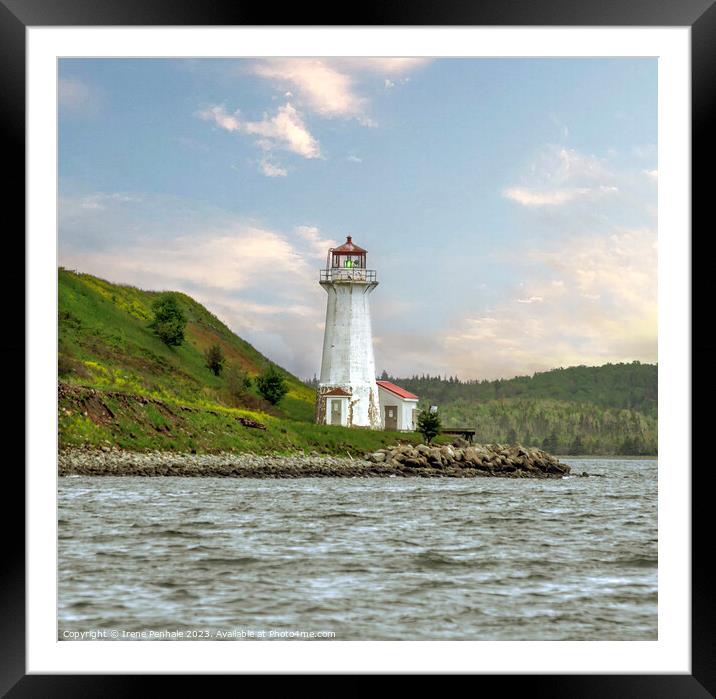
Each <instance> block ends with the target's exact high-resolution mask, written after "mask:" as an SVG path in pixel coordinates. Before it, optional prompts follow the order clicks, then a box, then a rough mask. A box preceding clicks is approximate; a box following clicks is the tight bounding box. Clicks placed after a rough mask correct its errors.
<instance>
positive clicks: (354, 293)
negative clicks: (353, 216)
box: [316, 236, 381, 429]
mask: <svg viewBox="0 0 716 699" xmlns="http://www.w3.org/2000/svg"><path fill="white" fill-rule="evenodd" d="M366 252H367V251H366V250H364V249H363V248H360V247H358V246H357V245H355V244H354V243H353V240H352V239H351V236H348V237H347V238H346V242H345V243H344V244H343V245H341V246H340V247H337V248H331V249H330V250H329V251H328V259H327V261H326V269H322V270H321V274H320V284H321V286H322V287H323V288H324V289H325V290H326V292H327V294H328V302H327V305H326V330H325V334H324V336H323V361H322V362H321V378H320V380H319V384H318V396H317V400H316V422H318V423H320V424H328V425H345V426H347V427H371V428H373V429H380V427H381V416H380V404H379V399H378V386H377V384H376V381H375V359H374V357H373V333H372V330H371V323H370V306H369V303H368V299H369V297H370V294H371V292H372V291H373V289H375V287H376V286H378V281H377V279H376V273H375V270H372V269H367V266H366Z"/></svg>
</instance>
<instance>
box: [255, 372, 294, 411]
mask: <svg viewBox="0 0 716 699" xmlns="http://www.w3.org/2000/svg"><path fill="white" fill-rule="evenodd" d="M256 388H258V390H259V393H260V394H261V395H262V396H263V397H264V398H265V399H266V400H267V401H268V402H269V403H271V405H276V404H277V403H278V402H279V401H280V400H281V398H283V397H284V396H285V395H286V394H287V393H288V385H287V384H286V380H285V379H284V378H283V375H282V374H281V373H280V372H279V371H278V370H277V369H276V367H275V366H274V365H273V364H269V366H268V367H267V368H266V369H265V370H264V371H263V372H262V373H261V374H260V375H259V376H257V377H256Z"/></svg>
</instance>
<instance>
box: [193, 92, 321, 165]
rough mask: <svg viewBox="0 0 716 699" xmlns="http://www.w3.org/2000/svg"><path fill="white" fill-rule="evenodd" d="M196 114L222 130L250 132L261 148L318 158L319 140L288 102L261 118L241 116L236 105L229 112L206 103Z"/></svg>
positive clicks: (222, 107) (221, 107) (218, 106)
mask: <svg viewBox="0 0 716 699" xmlns="http://www.w3.org/2000/svg"><path fill="white" fill-rule="evenodd" d="M198 116H199V118H201V119H204V120H205V121H212V122H214V124H215V125H216V126H218V127H219V128H221V129H224V130H225V131H229V132H234V131H239V132H241V133H245V134H248V135H250V136H253V137H254V138H255V140H256V144H257V145H258V146H259V147H260V148H262V149H263V150H272V149H274V148H280V149H283V150H287V151H290V152H292V153H296V154H297V155H300V156H302V157H304V158H319V157H320V155H321V151H320V147H319V145H318V141H317V140H316V139H315V138H314V137H313V136H312V135H311V134H310V132H309V131H308V129H307V128H306V125H305V124H304V122H303V119H302V118H301V115H300V114H299V113H298V111H297V110H296V108H295V107H294V106H293V105H292V104H291V103H290V102H287V103H286V104H284V105H283V106H281V107H279V108H278V111H277V112H276V114H275V115H274V116H269V115H268V114H265V115H264V118H263V119H261V120H260V121H247V120H243V119H242V118H241V114H240V112H239V110H238V109H237V110H236V111H235V112H233V113H231V114H230V113H228V112H227V111H226V108H225V107H224V106H223V105H214V106H212V107H208V108H206V109H204V110H202V111H200V112H199V113H198Z"/></svg>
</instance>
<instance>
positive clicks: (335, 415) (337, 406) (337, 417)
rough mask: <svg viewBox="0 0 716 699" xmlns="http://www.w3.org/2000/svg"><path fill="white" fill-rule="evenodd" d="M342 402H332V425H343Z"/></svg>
mask: <svg viewBox="0 0 716 699" xmlns="http://www.w3.org/2000/svg"><path fill="white" fill-rule="evenodd" d="M342 402H343V401H340V400H332V401H331V425H340V424H341V412H342V411H341V403H342Z"/></svg>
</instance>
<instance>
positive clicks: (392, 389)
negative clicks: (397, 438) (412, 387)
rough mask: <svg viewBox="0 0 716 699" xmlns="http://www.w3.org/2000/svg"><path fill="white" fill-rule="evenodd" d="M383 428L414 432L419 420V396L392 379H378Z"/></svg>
mask: <svg viewBox="0 0 716 699" xmlns="http://www.w3.org/2000/svg"><path fill="white" fill-rule="evenodd" d="M376 383H377V384H378V400H379V402H380V416H381V418H382V420H381V422H382V423H383V429H385V430H395V431H400V432H412V431H414V430H415V427H416V425H417V421H418V397H417V396H416V395H414V394H412V393H410V391H406V390H405V389H404V388H400V386H396V385H395V384H394V383H391V382H390V381H382V380H380V381H376Z"/></svg>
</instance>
